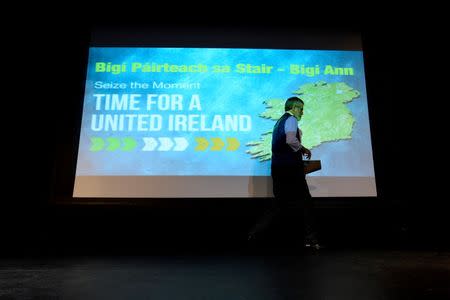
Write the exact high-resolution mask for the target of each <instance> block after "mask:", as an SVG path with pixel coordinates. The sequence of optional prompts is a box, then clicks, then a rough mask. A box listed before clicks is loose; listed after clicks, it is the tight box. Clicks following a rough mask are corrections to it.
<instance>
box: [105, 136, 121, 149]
mask: <svg viewBox="0 0 450 300" xmlns="http://www.w3.org/2000/svg"><path fill="white" fill-rule="evenodd" d="M107 140H108V143H109V145H108V147H106V150H107V151H115V150H117V149H118V148H119V147H120V141H119V139H118V138H112V137H109V138H107Z"/></svg>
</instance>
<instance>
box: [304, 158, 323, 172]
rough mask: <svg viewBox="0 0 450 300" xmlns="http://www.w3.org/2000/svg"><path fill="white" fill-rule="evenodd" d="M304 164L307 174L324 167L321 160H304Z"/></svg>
mask: <svg viewBox="0 0 450 300" xmlns="http://www.w3.org/2000/svg"><path fill="white" fill-rule="evenodd" d="M303 166H304V169H305V174H308V173H312V172H315V171H317V170H320V169H322V165H321V163H320V160H304V161H303Z"/></svg>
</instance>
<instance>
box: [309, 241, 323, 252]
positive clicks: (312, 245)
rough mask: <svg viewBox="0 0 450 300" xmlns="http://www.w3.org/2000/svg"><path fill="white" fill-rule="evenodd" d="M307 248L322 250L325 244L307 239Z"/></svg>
mask: <svg viewBox="0 0 450 300" xmlns="http://www.w3.org/2000/svg"><path fill="white" fill-rule="evenodd" d="M305 248H308V249H313V250H320V249H323V246H322V245H320V244H319V242H318V241H317V240H306V241H305Z"/></svg>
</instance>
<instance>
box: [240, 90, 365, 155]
mask: <svg viewBox="0 0 450 300" xmlns="http://www.w3.org/2000/svg"><path fill="white" fill-rule="evenodd" d="M293 94H294V95H297V96H299V97H300V98H301V99H302V100H303V101H304V102H305V109H304V115H303V117H302V119H301V121H300V124H299V127H300V128H301V129H302V132H303V136H302V144H303V145H304V146H305V147H306V148H309V149H313V148H314V147H317V146H319V145H320V144H322V143H324V142H333V141H339V140H345V139H350V138H351V135H352V130H353V124H354V123H355V119H354V117H353V116H352V114H351V112H350V110H349V109H348V107H347V106H346V104H347V103H349V102H351V101H353V100H354V99H355V98H358V97H359V95H360V93H359V92H358V91H357V90H355V89H353V88H352V87H350V86H348V85H347V84H345V83H343V82H336V83H327V82H325V81H319V82H316V83H308V84H304V85H302V86H300V87H299V88H298V89H297V90H296V91H294V92H293ZM285 101H286V99H268V100H265V101H264V102H263V103H264V104H265V105H266V110H265V111H264V112H262V113H261V114H260V115H259V116H260V117H262V118H266V119H270V120H273V121H274V122H276V121H277V120H278V119H279V118H280V117H281V115H283V114H284V103H285ZM274 124H275V123H274ZM247 146H249V147H250V149H249V150H247V153H249V154H250V155H251V156H252V158H256V159H259V160H260V161H266V160H270V159H271V148H272V131H268V132H265V133H263V134H261V138H260V140H259V141H250V142H248V143H247Z"/></svg>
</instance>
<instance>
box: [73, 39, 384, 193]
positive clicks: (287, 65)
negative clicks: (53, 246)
mask: <svg viewBox="0 0 450 300" xmlns="http://www.w3.org/2000/svg"><path fill="white" fill-rule="evenodd" d="M149 37H151V34H150V35H148V34H147V35H146V38H145V39H138V38H136V35H133V34H130V35H127V33H126V32H125V33H124V32H120V34H119V33H117V34H116V33H114V32H111V31H109V32H108V34H107V35H102V33H100V34H99V33H97V34H96V35H95V34H94V35H93V38H92V41H91V45H90V48H89V55H88V61H87V68H86V82H85V94H84V101H83V109H82V116H81V128H80V137H79V148H78V159H77V165H76V176H75V184H74V191H73V197H77V198H83V197H100V198H101V197H108V198H123V197H124V198H134V197H136V198H181V197H182V198H197V197H200V198H203V197H207V198H214V197H220V198H228V197H230V198H233V197H244V198H248V197H272V186H271V178H270V162H271V160H270V156H271V132H272V128H273V126H274V124H275V122H276V120H277V119H278V118H279V117H280V116H281V115H282V114H283V113H284V102H285V100H286V99H287V98H289V97H291V96H299V97H300V98H301V99H303V101H304V102H305V106H304V115H303V118H302V119H301V121H300V123H299V127H300V128H301V130H302V132H303V138H302V144H303V145H304V146H305V147H307V148H309V149H311V151H312V159H314V160H320V162H321V166H322V168H321V170H318V171H315V172H312V173H310V174H308V175H307V180H308V184H309V187H310V190H311V194H312V196H313V197H368V196H369V197H370V196H376V195H377V192H376V184H375V174H374V165H373V155H372V145H371V132H370V122H369V109H368V100H367V94H366V82H365V74H364V60H363V51H362V47H361V41H360V38H359V36H354V35H352V36H344V37H342V38H341V37H339V36H338V37H335V36H333V37H331V38H330V37H327V36H325V37H324V36H312V37H311V36H309V37H308V38H304V39H302V37H301V36H300V35H299V36H296V42H292V43H289V42H284V43H281V44H280V45H273V44H270V43H269V42H268V43H267V45H266V44H264V43H263V42H258V43H255V45H256V46H252V44H251V41H250V42H242V43H240V44H239V43H235V44H232V43H223V44H220V43H217V42H216V43H211V44H210V46H208V45H209V44H208V39H206V40H205V41H204V42H202V43H197V44H196V43H195V42H193V41H192V40H191V41H190V42H188V43H186V44H183V43H182V42H176V43H175V42H171V41H172V40H176V38H175V37H172V39H164V38H161V37H160V36H159V37H158V39H154V40H152V39H151V38H149ZM185 39H186V38H185ZM143 40H144V42H143ZM210 40H214V39H210ZM155 41H156V42H155ZM167 41H168V42H167ZM330 41H331V42H330ZM222 45H226V47H224V46H222Z"/></svg>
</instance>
